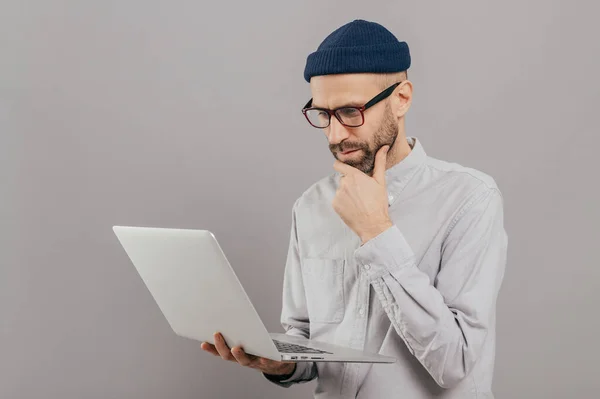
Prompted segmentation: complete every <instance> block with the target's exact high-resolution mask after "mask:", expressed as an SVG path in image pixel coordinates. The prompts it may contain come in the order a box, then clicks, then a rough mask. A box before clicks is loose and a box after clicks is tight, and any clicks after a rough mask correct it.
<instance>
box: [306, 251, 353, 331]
mask: <svg viewBox="0 0 600 399" xmlns="http://www.w3.org/2000/svg"><path fill="white" fill-rule="evenodd" d="M302 277H303V279H304V289H305V292H306V306H307V309H308V318H309V319H310V322H311V323H339V322H341V321H342V319H343V318H344V260H343V259H317V258H306V259H303V261H302Z"/></svg>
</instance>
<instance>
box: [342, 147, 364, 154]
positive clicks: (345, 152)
mask: <svg viewBox="0 0 600 399" xmlns="http://www.w3.org/2000/svg"><path fill="white" fill-rule="evenodd" d="M358 150H360V148H355V149H354V150H347V151H342V152H340V154H342V155H348V154H352V153H353V152H356V151H358Z"/></svg>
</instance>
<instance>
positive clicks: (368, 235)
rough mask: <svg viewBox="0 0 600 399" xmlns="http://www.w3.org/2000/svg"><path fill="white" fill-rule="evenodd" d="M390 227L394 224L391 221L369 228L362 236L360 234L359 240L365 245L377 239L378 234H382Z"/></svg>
mask: <svg viewBox="0 0 600 399" xmlns="http://www.w3.org/2000/svg"><path fill="white" fill-rule="evenodd" d="M392 226H394V223H393V222H392V221H391V220H388V221H386V222H384V223H381V224H378V225H377V226H375V227H373V228H371V229H370V230H369V231H365V232H364V233H363V234H361V235H360V240H361V241H362V243H363V244H365V243H366V242H367V241H370V240H372V239H373V238H375V237H377V236H378V235H379V234H381V233H383V232H384V231H386V230H387V229H389V228H390V227H392Z"/></svg>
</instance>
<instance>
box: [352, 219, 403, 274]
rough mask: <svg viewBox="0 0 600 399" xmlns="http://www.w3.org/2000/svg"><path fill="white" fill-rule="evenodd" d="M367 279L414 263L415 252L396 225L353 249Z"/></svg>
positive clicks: (393, 271) (393, 272)
mask: <svg viewBox="0 0 600 399" xmlns="http://www.w3.org/2000/svg"><path fill="white" fill-rule="evenodd" d="M354 257H355V258H356V260H357V261H358V263H359V264H360V265H361V266H362V269H363V271H364V272H365V273H366V275H367V277H368V279H369V281H374V280H376V279H378V278H380V277H382V276H383V275H385V274H387V273H392V274H395V272H397V271H399V270H401V269H403V268H404V267H406V266H408V265H410V264H412V263H414V260H415V254H414V252H413V251H412V248H411V247H410V245H409V244H408V242H407V241H406V238H404V234H402V232H401V231H400V229H398V227H397V226H396V225H393V226H392V227H390V228H388V229H387V230H385V231H384V232H382V233H381V234H379V235H378V236H376V237H375V238H372V239H370V240H369V241H367V242H366V243H364V244H363V245H362V246H361V247H359V248H358V249H356V251H354Z"/></svg>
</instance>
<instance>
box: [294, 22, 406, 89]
mask: <svg viewBox="0 0 600 399" xmlns="http://www.w3.org/2000/svg"><path fill="white" fill-rule="evenodd" d="M409 67H410V52H409V49H408V44H406V42H401V41H398V39H397V38H396V37H395V36H394V35H393V34H392V33H391V32H390V31H389V30H387V29H386V28H384V27H383V26H381V25H380V24H378V23H376V22H369V21H365V20H362V19H356V20H354V21H352V22H349V23H347V24H346V25H343V26H341V27H340V28H338V29H336V30H335V31H333V32H332V33H331V34H330V35H329V36H327V37H326V38H325V40H323V42H322V43H321V45H319V47H318V48H317V51H315V52H314V53H312V54H310V55H309V56H308V58H307V60H306V67H305V68H304V79H305V80H306V81H307V82H310V78H312V77H313V76H318V75H330V74H338V73H361V72H370V73H389V72H401V71H405V70H407V69H408V68H409Z"/></svg>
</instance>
